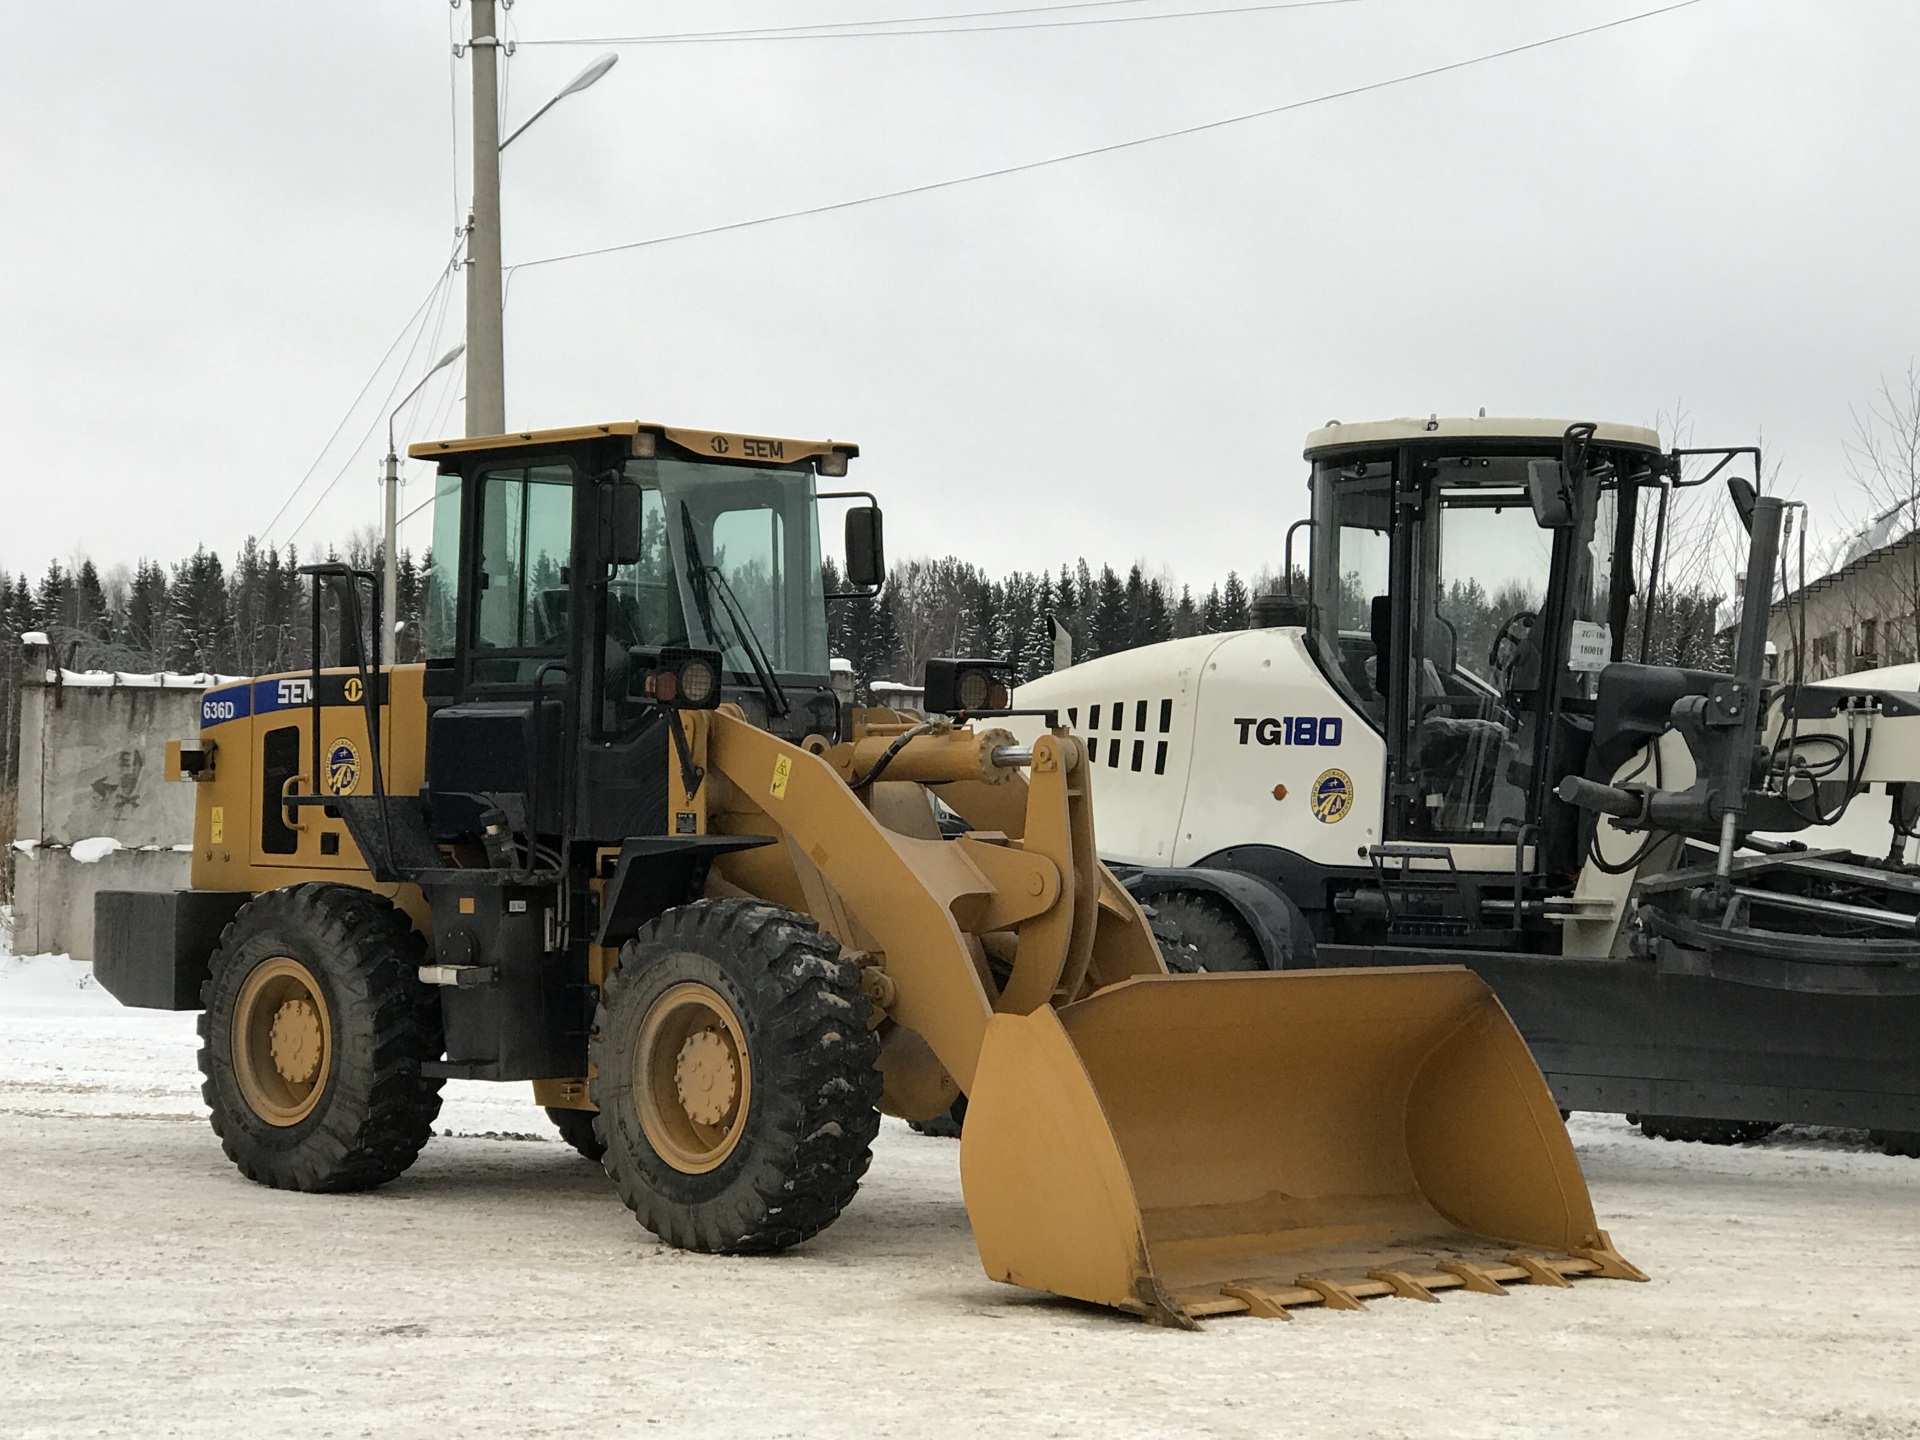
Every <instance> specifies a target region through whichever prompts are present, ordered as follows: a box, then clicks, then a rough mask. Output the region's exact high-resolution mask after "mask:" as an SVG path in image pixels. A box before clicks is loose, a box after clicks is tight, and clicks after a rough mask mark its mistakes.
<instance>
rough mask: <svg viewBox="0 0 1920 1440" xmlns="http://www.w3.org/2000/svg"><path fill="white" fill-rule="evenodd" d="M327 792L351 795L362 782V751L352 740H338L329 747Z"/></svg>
mask: <svg viewBox="0 0 1920 1440" xmlns="http://www.w3.org/2000/svg"><path fill="white" fill-rule="evenodd" d="M326 769H327V793H328V794H329V795H351V794H352V793H353V787H354V786H355V785H357V784H359V783H360V752H359V751H358V750H357V749H355V748H354V744H353V742H352V741H351V740H336V741H334V742H333V744H331V745H329V746H328V747H327V766H326Z"/></svg>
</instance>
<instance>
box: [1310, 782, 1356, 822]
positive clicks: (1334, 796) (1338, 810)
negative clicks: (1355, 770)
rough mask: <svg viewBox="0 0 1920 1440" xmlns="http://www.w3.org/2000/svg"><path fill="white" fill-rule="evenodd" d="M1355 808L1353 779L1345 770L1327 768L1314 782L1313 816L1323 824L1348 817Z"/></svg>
mask: <svg viewBox="0 0 1920 1440" xmlns="http://www.w3.org/2000/svg"><path fill="white" fill-rule="evenodd" d="M1352 808H1353V781H1352V780H1351V779H1350V778H1349V777H1348V775H1347V772H1346V771H1344V770H1327V771H1324V772H1322V774H1321V776H1320V778H1319V779H1318V780H1316V781H1314V782H1313V818H1314V819H1316V820H1318V821H1319V822H1320V823H1321V824H1322V825H1331V824H1333V823H1334V822H1335V821H1338V820H1344V819H1346V818H1347V811H1349V810H1351V809H1352Z"/></svg>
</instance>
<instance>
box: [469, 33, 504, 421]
mask: <svg viewBox="0 0 1920 1440" xmlns="http://www.w3.org/2000/svg"><path fill="white" fill-rule="evenodd" d="M467 3H468V7H469V8H470V10H471V11H472V14H473V29H472V32H471V35H470V38H469V40H468V42H467V43H468V51H467V53H468V56H469V58H471V60H472V61H473V209H472V211H471V212H470V213H469V214H468V216H467V434H468V435H498V434H501V433H502V432H503V431H505V430H506V428H507V382H506V368H507V362H506V341H505V335H504V330H503V328H502V324H501V317H500V307H501V299H500V40H499V38H498V36H497V35H496V34H495V27H494V18H493V9H494V0H467Z"/></svg>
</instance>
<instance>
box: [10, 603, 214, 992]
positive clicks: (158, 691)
mask: <svg viewBox="0 0 1920 1440" xmlns="http://www.w3.org/2000/svg"><path fill="white" fill-rule="evenodd" d="M26 638H27V642H28V643H27V645H26V665H25V667H24V678H23V686H22V692H21V704H20V808H19V820H18V823H17V836H16V838H15V840H14V850H15V855H14V882H13V948H14V952H15V953H16V954H20V955H34V954H40V953H42V952H46V951H54V952H65V953H67V954H69V955H72V956H73V957H74V958H75V959H76V960H90V959H92V958H93V897H94V893H95V892H96V891H99V890H170V889H178V888H183V887H185V885H186V884H187V881H188V870H189V867H190V863H191V860H192V845H193V786H191V785H188V784H172V785H169V784H167V783H166V782H165V780H163V779H162V776H163V774H164V773H165V761H166V742H167V741H169V740H186V739H191V738H193V737H194V736H196V735H198V734H199V733H200V695H201V692H203V691H204V690H206V689H207V688H208V687H209V686H210V685H213V684H216V683H218V682H219V681H220V680H221V679H222V678H223V677H220V676H213V675H119V674H105V673H100V672H95V671H84V672H76V671H72V670H60V669H57V668H53V666H52V660H53V656H52V654H51V652H50V650H49V648H48V647H47V646H46V645H45V644H44V643H34V642H35V640H36V637H34V636H28V637H26ZM101 839H111V840H117V841H118V842H119V843H120V846H121V847H122V848H121V849H119V850H112V851H110V852H109V853H107V854H105V855H104V856H102V857H101V858H99V859H96V860H94V861H93V862H92V863H90V864H89V863H83V862H82V861H81V860H79V859H76V858H75V856H74V853H73V848H72V847H73V846H74V845H75V844H76V843H78V842H81V841H86V840H101ZM106 848H107V847H105V846H101V845H93V846H83V847H82V854H83V855H84V854H86V853H88V852H89V851H97V850H102V849H106Z"/></svg>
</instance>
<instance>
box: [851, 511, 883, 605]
mask: <svg viewBox="0 0 1920 1440" xmlns="http://www.w3.org/2000/svg"><path fill="white" fill-rule="evenodd" d="M886 578H887V553H886V545H885V543H884V541H883V539H882V536H881V525H880V507H879V506H878V505H856V506H855V507H854V508H853V509H851V510H849V511H847V583H848V584H849V585H851V586H853V587H854V588H855V589H856V590H877V589H879V588H880V585H881V583H882V582H883V581H885V579H886Z"/></svg>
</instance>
